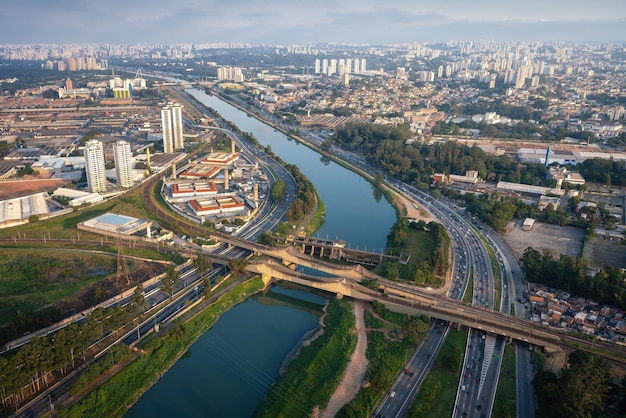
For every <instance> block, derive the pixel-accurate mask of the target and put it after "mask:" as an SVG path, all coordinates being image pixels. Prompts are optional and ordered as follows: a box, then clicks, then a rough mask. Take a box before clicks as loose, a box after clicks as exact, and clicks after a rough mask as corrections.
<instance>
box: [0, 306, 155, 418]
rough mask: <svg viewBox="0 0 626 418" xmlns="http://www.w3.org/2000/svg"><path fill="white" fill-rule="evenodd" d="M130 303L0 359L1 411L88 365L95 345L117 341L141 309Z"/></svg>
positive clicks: (34, 340)
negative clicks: (106, 340)
mask: <svg viewBox="0 0 626 418" xmlns="http://www.w3.org/2000/svg"><path fill="white" fill-rule="evenodd" d="M142 296H143V295H142ZM141 300H143V299H141ZM133 301H134V302H131V303H130V304H129V305H127V306H126V307H119V306H116V307H111V308H107V309H104V308H97V309H95V310H94V311H93V312H92V313H91V314H90V315H89V316H88V317H87V318H86V319H85V321H84V322H83V323H82V324H81V325H79V324H78V323H73V324H70V325H68V326H66V327H65V328H62V329H60V330H59V331H56V332H54V333H52V334H49V335H47V336H43V337H35V338H32V339H31V340H30V342H29V343H28V344H25V345H23V346H21V347H20V348H18V349H15V350H12V351H10V352H8V353H6V354H4V355H3V356H0V370H2V374H0V390H1V397H2V408H3V410H4V411H5V412H7V411H9V410H12V409H15V408H17V407H18V406H19V405H20V404H21V403H22V402H24V401H25V400H26V399H28V398H29V397H30V396H31V395H34V394H36V393H38V392H39V391H41V390H43V389H45V388H47V387H49V386H50V385H51V384H52V383H54V382H56V381H57V380H58V379H60V378H62V377H64V376H66V375H67V374H68V373H69V372H70V371H72V370H75V369H76V368H77V367H78V366H80V365H81V364H83V363H85V362H86V361H88V360H89V359H90V358H91V356H92V355H93V353H94V352H93V351H92V346H93V344H94V343H96V342H98V341H100V340H101V339H103V338H105V337H108V336H111V337H112V338H116V337H117V336H118V335H117V334H118V333H119V332H120V330H121V328H122V327H123V326H124V325H126V324H128V323H130V321H131V320H132V318H133V317H134V315H135V314H137V312H138V311H139V309H141V308H142V306H140V305H138V304H137V303H136V301H137V299H135V298H133Z"/></svg>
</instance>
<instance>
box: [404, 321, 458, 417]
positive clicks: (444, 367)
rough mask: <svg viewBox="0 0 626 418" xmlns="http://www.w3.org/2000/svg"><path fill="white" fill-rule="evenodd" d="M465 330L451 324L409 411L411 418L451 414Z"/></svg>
mask: <svg viewBox="0 0 626 418" xmlns="http://www.w3.org/2000/svg"><path fill="white" fill-rule="evenodd" d="M466 341H467V331H457V330H455V329H452V328H450V330H449V331H448V336H447V337H446V340H445V341H444V343H443V344H442V346H441V350H440V351H439V355H438V356H437V358H436V359H435V362H434V364H433V367H432V368H431V369H430V372H429V374H428V377H427V378H426V379H425V380H424V383H423V384H422V388H421V389H420V391H419V393H418V394H417V398H416V399H415V402H414V403H413V406H412V407H411V409H410V411H409V415H408V416H409V417H410V418H426V417H430V418H438V417H449V416H452V412H453V411H452V408H453V407H454V400H455V397H456V391H457V388H458V384H459V375H460V373H461V367H462V363H463V352H464V351H465V342H466Z"/></svg>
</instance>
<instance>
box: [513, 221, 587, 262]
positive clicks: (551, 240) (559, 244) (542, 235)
mask: <svg viewBox="0 0 626 418" xmlns="http://www.w3.org/2000/svg"><path fill="white" fill-rule="evenodd" d="M503 237H504V239H505V240H506V242H508V243H509V245H510V246H511V248H513V251H515V254H516V255H517V256H518V257H521V256H522V254H524V250H526V248H528V247H533V248H534V249H535V250H538V251H540V252H543V251H544V250H548V251H550V253H551V254H552V256H553V257H557V258H558V256H559V255H560V254H567V255H570V256H573V257H582V251H583V242H584V238H585V230H584V229H582V228H575V227H572V226H557V225H551V224H544V223H540V222H535V225H534V226H533V228H532V229H531V230H530V231H522V220H517V221H516V224H515V228H514V229H513V230H512V231H511V232H506V233H504V234H503Z"/></svg>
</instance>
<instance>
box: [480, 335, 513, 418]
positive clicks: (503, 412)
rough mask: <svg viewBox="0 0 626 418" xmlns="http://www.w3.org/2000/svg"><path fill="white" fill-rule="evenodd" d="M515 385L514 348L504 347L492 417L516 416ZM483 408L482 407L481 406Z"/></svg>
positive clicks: (509, 417) (506, 417) (505, 417)
mask: <svg viewBox="0 0 626 418" xmlns="http://www.w3.org/2000/svg"><path fill="white" fill-rule="evenodd" d="M516 399H517V384H516V370H515V347H514V346H510V345H506V346H505V347H504V355H503V356H502V368H501V369H500V378H499V379H498V388H497V389H496V398H495V401H494V404H493V414H492V415H493V416H494V417H502V418H513V417H515V416H516V404H517V401H516ZM483 406H484V405H483Z"/></svg>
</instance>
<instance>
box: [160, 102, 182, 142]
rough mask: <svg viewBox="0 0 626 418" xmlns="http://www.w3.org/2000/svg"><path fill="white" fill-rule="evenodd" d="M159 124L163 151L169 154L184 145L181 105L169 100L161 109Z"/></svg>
mask: <svg viewBox="0 0 626 418" xmlns="http://www.w3.org/2000/svg"><path fill="white" fill-rule="evenodd" d="M161 125H162V129H163V152H165V153H166V154H170V153H172V152H174V151H177V150H179V149H182V148H183V147H184V144H183V113H182V106H181V105H179V104H178V103H171V102H170V103H168V104H167V105H166V106H165V107H164V108H163V109H161Z"/></svg>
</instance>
